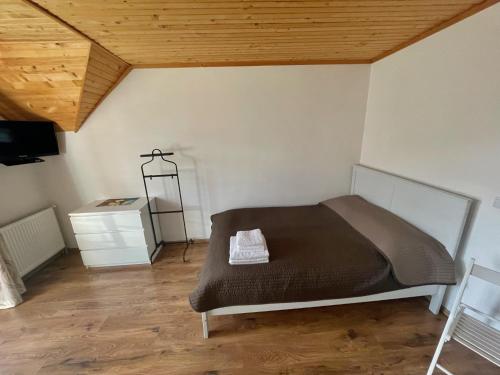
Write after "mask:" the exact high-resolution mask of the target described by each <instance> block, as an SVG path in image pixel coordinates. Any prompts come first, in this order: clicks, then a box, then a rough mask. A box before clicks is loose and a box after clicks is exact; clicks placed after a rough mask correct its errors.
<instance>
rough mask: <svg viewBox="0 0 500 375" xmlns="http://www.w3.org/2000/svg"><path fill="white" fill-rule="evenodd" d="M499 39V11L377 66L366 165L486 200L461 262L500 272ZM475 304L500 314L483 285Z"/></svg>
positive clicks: (475, 292) (475, 291)
mask: <svg viewBox="0 0 500 375" xmlns="http://www.w3.org/2000/svg"><path fill="white" fill-rule="evenodd" d="M499 37H500V5H495V6H493V7H491V8H488V9H486V10H485V11H482V12H481V13H479V14H477V15H474V16H472V17H470V18H468V19H466V20H464V21H462V22H460V23H458V24H456V25H454V26H452V27H450V28H448V29H445V30H443V31H441V32H440V33H438V34H435V35H434V36H431V37H430V38H427V39H425V40H423V41H421V42H419V43H417V44H415V45H413V46H411V47H409V48H406V49H404V50H402V51H400V52H398V53H396V54H394V55H392V56H390V57H388V58H386V59H383V60H381V61H379V62H377V63H375V64H373V65H372V68H371V78H370V88H369V99H368V106H367V115H366V124H365V132H364V139H363V148H362V156H361V162H362V163H363V164H366V165H370V166H374V167H377V168H380V169H384V170H387V171H390V172H394V173H397V174H400V175H403V176H407V177H410V178H413V179H416V180H420V181H424V182H427V183H430V184H433V185H437V186H441V187H444V188H447V189H449V190H453V191H457V192H460V193H464V194H466V195H469V196H472V197H474V198H476V199H477V200H479V202H480V203H479V207H478V211H477V216H476V218H475V221H474V225H473V227H472V230H471V232H470V237H469V240H468V243H467V244H466V247H465V249H464V251H463V252H462V254H461V255H460V257H459V259H460V262H462V263H463V262H464V259H469V258H470V257H475V258H477V260H478V262H479V263H480V264H483V265H485V266H489V267H493V268H495V269H497V270H498V269H500V210H499V209H496V208H494V207H492V204H493V201H494V198H495V196H500V174H499V165H500V164H499V163H500V42H499ZM462 267H463V264H462ZM452 294H454V290H453V293H452ZM467 298H468V300H469V302H471V303H473V304H475V305H478V306H481V307H483V308H486V309H489V310H490V311H491V312H493V311H496V312H497V313H498V312H499V311H500V296H499V295H498V292H496V297H495V292H494V289H493V288H487V287H486V286H484V285H479V284H478V283H475V284H474V286H473V288H472V289H471V291H470V292H469V293H468V294H467ZM447 306H448V307H449V306H450V303H449V300H448V302H447Z"/></svg>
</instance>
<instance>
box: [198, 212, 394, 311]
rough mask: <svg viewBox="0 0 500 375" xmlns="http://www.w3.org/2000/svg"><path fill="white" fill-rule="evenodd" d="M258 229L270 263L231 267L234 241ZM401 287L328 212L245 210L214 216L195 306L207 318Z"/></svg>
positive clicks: (368, 247)
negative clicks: (230, 310) (212, 313)
mask: <svg viewBox="0 0 500 375" xmlns="http://www.w3.org/2000/svg"><path fill="white" fill-rule="evenodd" d="M254 228H260V229H261V230H262V232H263V233H264V236H265V237H266V241H267V245H268V248H269V253H270V261H269V263H266V264H258V265H238V266H231V265H229V264H228V259H229V237H230V236H232V235H235V234H236V232H237V231H239V230H249V229H254ZM401 288H404V286H403V285H401V284H399V283H398V282H397V281H396V280H395V279H394V278H393V276H392V273H391V266H390V264H389V263H388V262H387V261H386V259H385V258H384V256H383V255H382V254H381V253H380V252H379V251H378V250H377V248H376V247H375V246H374V245H373V244H372V243H371V242H370V241H369V240H368V239H366V238H365V237H364V236H362V235H361V234H360V233H359V232H357V231H356V230H355V229H354V228H353V227H352V226H351V225H350V224H348V223H347V222H346V221H345V220H344V219H343V218H342V217H341V216H339V215H338V214H337V213H336V212H335V211H333V210H332V209H330V208H328V207H327V206H325V205H323V204H318V205H315V206H299V207H275V208H245V209H236V210H230V211H226V212H222V213H219V214H216V215H213V216H212V235H211V237H210V245H209V249H208V255H207V259H206V262H205V265H204V267H203V270H202V272H201V275H200V280H199V284H198V287H197V288H196V289H195V290H194V291H193V293H192V294H191V295H190V298H189V300H190V302H191V306H192V307H193V309H194V310H195V311H198V312H203V311H207V310H212V309H216V308H219V307H226V306H234V305H253V304H265V303H284V302H298V301H313V300H321V299H333V298H346V297H355V296H362V295H368V294H374V293H380V292H385V291H390V290H395V289H401Z"/></svg>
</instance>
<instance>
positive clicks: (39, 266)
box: [22, 249, 67, 281]
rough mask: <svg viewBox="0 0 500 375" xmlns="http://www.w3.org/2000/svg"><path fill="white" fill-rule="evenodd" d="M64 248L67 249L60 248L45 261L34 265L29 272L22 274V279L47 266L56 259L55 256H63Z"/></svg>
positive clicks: (26, 278)
mask: <svg viewBox="0 0 500 375" xmlns="http://www.w3.org/2000/svg"><path fill="white" fill-rule="evenodd" d="M66 250H67V249H61V250H60V251H58V252H57V253H55V254H54V255H52V256H51V257H50V258H49V259H47V260H46V261H45V262H43V263H42V264H40V265H38V266H36V267H35V268H33V269H32V270H31V271H30V272H28V273H27V274H26V275H24V276H23V277H22V279H23V281H26V280H28V279H29V278H30V277H32V276H34V275H35V274H36V273H38V272H39V271H41V270H42V269H43V268H45V267H47V266H48V265H49V264H50V263H52V262H53V261H54V260H56V259H57V258H59V257H61V256H63V255H64V254H65V252H66Z"/></svg>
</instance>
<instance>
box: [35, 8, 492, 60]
mask: <svg viewBox="0 0 500 375" xmlns="http://www.w3.org/2000/svg"><path fill="white" fill-rule="evenodd" d="M34 1H35V2H36V3H38V4H40V5H41V6H42V7H44V8H45V9H47V10H49V11H50V12H52V13H53V14H55V15H57V16H58V17H60V18H62V19H63V20H64V21H66V22H68V23H69V24H71V25H73V26H74V27H76V28H77V29H78V30H80V31H82V32H83V33H84V34H86V35H88V36H89V37H91V38H92V39H94V40H96V41H97V42H98V43H99V44H101V45H102V46H104V47H105V48H107V49H108V50H110V51H111V52H113V53H114V54H115V55H117V56H119V57H121V58H122V59H123V60H125V61H127V62H128V63H130V64H133V65H146V66H148V65H165V66H191V65H194V66H195V65H197V66H200V65H228V64H229V65H234V64H240V65H245V64H262V63H271V64H273V63H274V64H279V63H282V64H283V63H346V62H347V63H368V62H371V61H373V60H376V59H377V58H379V57H380V56H383V55H385V54H387V53H388V52H390V51H392V50H395V49H397V48H399V47H400V46H402V45H404V44H405V43H407V42H408V41H411V40H414V39H415V38H418V37H419V36H420V35H421V34H423V33H425V32H428V31H429V30H432V29H433V28H435V27H438V26H439V25H441V24H443V23H445V22H447V21H449V20H450V19H453V18H454V17H457V16H459V15H461V14H465V15H468V13H467V12H470V11H471V10H472V11H476V10H478V9H480V8H481V7H483V6H485V5H487V4H491V3H492V1H484V0H439V1H435V0H434V1H431V0H334V1H318V0H302V1H300V0H293V1H272V0H270V1H269V0H258V1H250V0H213V1H207V0H201V1H200V0H106V1H103V0H34Z"/></svg>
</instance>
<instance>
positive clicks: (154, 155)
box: [140, 148, 193, 262]
mask: <svg viewBox="0 0 500 375" xmlns="http://www.w3.org/2000/svg"><path fill="white" fill-rule="evenodd" d="M173 154H174V153H173V152H161V150H160V149H157V148H155V149H154V150H153V151H151V153H150V154H141V155H140V157H141V158H151V159H150V160H148V161H147V162H145V163H143V164H142V165H141V172H142V180H143V182H144V190H146V199H147V201H148V211H149V218H150V220H151V227H152V228H153V237H154V240H155V245H156V248H155V251H154V252H153V253H152V254H151V260H152V259H153V257H154V256H155V254H156V252H157V251H158V249H160V248H161V246H163V245H164V244H165V243H169V242H165V241H163V240H162V241H158V239H157V237H156V230H155V226H154V221H153V215H162V214H178V213H181V214H182V223H183V224H184V237H185V239H186V240H185V241H184V242H185V243H186V247H185V248H184V252H183V253H182V261H183V262H186V251H187V249H188V247H189V244H190V243H192V242H193V241H192V240H190V239H188V236H187V231H186V219H185V218H184V205H183V204H182V194H181V184H180V182H179V170H178V168H177V164H176V163H175V162H173V161H172V160H168V159H165V156H172V155H173ZM158 157H160V158H161V159H162V160H163V161H165V162H167V163H171V164H173V165H174V167H175V173H166V174H144V166H145V165H147V164H149V163H151V162H152V161H153V160H154V159H155V158H158ZM157 177H162V178H163V177H170V178H172V179H173V178H174V177H176V178H177V188H178V190H179V200H180V205H181V209H180V210H169V211H151V204H150V203H149V193H148V185H147V183H146V179H148V178H149V179H150V180H152V179H153V178H157ZM170 243H176V242H170ZM181 243H182V242H181Z"/></svg>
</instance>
